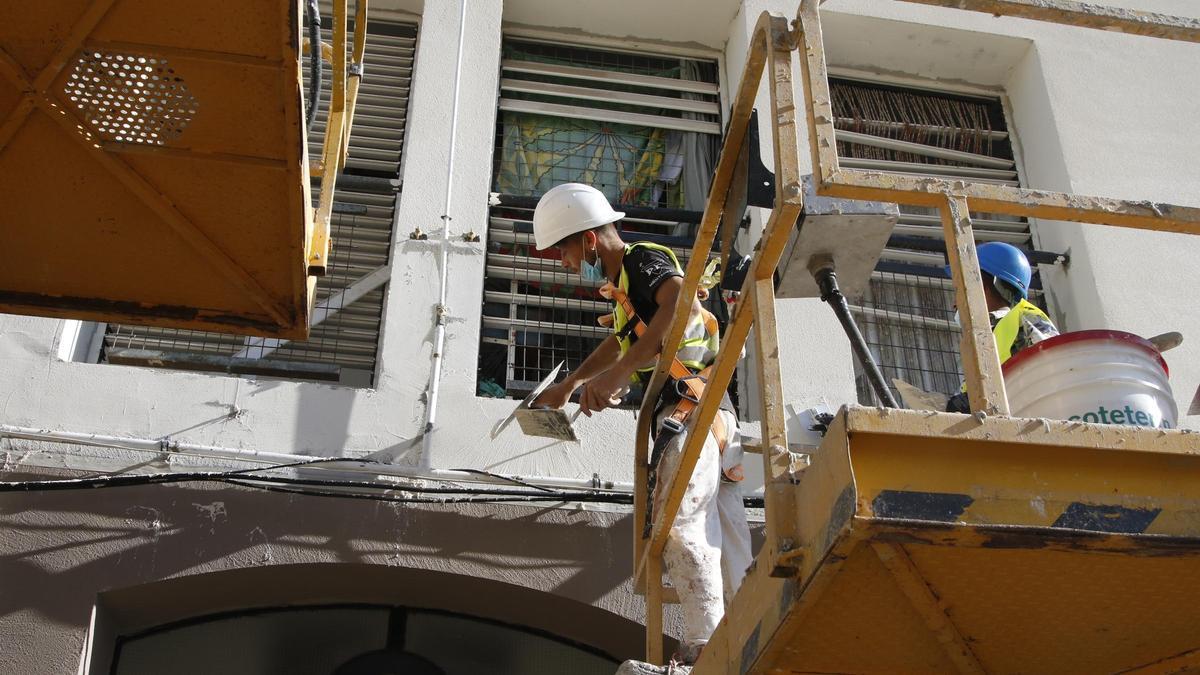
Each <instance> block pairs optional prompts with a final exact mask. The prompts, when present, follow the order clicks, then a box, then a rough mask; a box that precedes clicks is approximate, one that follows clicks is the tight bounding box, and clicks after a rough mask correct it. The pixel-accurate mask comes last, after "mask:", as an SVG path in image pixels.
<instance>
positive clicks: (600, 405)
mask: <svg viewBox="0 0 1200 675" xmlns="http://www.w3.org/2000/svg"><path fill="white" fill-rule="evenodd" d="M626 382H627V378H624V377H621V375H620V373H618V372H617V371H615V370H607V371H605V372H604V373H602V374H601V375H599V376H598V377H596V378H595V379H594V380H592V381H591V382H588V383H587V384H585V385H583V391H582V393H580V395H579V410H580V412H582V413H583V414H584V415H587V416H588V417H591V416H592V413H598V412H600V411H601V410H604V409H605V408H611V407H613V406H615V405H617V404H619V403H620V402H621V395H622V391H623V390H624V389H625V387H626Z"/></svg>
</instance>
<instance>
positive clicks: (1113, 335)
mask: <svg viewBox="0 0 1200 675" xmlns="http://www.w3.org/2000/svg"><path fill="white" fill-rule="evenodd" d="M1087 340H1104V341H1112V340H1119V341H1121V342H1127V343H1129V344H1131V345H1134V346H1136V347H1140V348H1141V349H1143V350H1145V351H1146V352H1148V353H1149V354H1151V355H1152V356H1154V358H1156V359H1158V364H1159V365H1160V366H1162V369H1163V372H1164V373H1166V375H1167V377H1170V376H1171V370H1170V369H1169V368H1167V362H1166V360H1164V359H1163V356H1162V352H1160V351H1158V349H1157V348H1156V347H1155V346H1154V343H1153V342H1150V341H1149V340H1147V339H1146V338H1143V337H1139V336H1137V335H1134V334H1133V333H1126V332H1125V331H1121V330H1077V331H1075V332H1073V333H1063V334H1062V335H1056V336H1054V337H1052V338H1050V339H1048V340H1042V341H1041V342H1039V343H1037V344H1035V345H1033V346H1031V347H1026V348H1025V349H1022V350H1021V351H1019V352H1017V353H1016V355H1014V356H1013V357H1012V358H1010V359H1009V360H1007V361H1005V362H1004V363H1003V364H1002V365H1001V366H1000V370H1001V371H1002V372H1004V373H1005V374H1007V373H1008V371H1009V370H1011V369H1012V368H1015V367H1016V364H1018V363H1021V362H1022V361H1026V360H1028V359H1029V358H1031V357H1032V356H1033V355H1034V354H1037V353H1039V352H1044V351H1046V350H1047V349H1053V348H1054V347H1057V346H1059V345H1065V344H1068V343H1071V342H1084V341H1087Z"/></svg>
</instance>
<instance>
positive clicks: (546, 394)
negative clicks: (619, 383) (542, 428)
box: [533, 335, 621, 408]
mask: <svg viewBox="0 0 1200 675" xmlns="http://www.w3.org/2000/svg"><path fill="white" fill-rule="evenodd" d="M619 358H621V345H620V343H618V342H617V338H616V336H615V335H610V336H608V337H607V338H605V339H604V341H603V342H601V343H600V345H599V346H598V347H596V349H594V350H593V351H592V353H591V354H589V355H588V357H587V358H586V359H584V360H583V363H581V364H580V365H579V368H577V369H575V370H574V371H572V372H571V373H570V374H569V375H567V377H566V378H565V379H564V380H563V381H562V382H559V383H557V384H554V385H551V386H549V387H547V388H546V391H543V392H542V393H541V395H540V396H538V397H537V399H536V400H535V401H534V402H533V405H534V406H540V407H546V408H561V407H563V406H564V405H566V404H567V401H569V400H570V399H571V394H572V393H574V392H575V390H576V389H578V388H579V386H580V385H583V384H586V383H587V382H588V381H589V380H591V379H592V378H594V377H596V376H597V375H599V374H600V373H603V372H604V371H606V370H608V369H609V368H611V367H612V366H613V364H614V363H616V362H617V359H619Z"/></svg>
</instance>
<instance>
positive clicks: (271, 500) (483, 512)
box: [0, 484, 642, 672]
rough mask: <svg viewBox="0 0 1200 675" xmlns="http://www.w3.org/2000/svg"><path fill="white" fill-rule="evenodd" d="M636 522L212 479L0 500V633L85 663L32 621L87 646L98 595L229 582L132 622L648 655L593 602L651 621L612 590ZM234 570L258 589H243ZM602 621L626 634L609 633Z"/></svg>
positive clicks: (25, 649) (62, 659) (625, 573)
mask: <svg viewBox="0 0 1200 675" xmlns="http://www.w3.org/2000/svg"><path fill="white" fill-rule="evenodd" d="M630 523H631V517H630V516H629V515H627V514H612V513H603V512H594V511H588V512H582V511H570V510H566V509H540V510H539V509H531V508H528V507H522V506H509V505H494V504H493V505H488V504H474V505H454V506H445V505H427V504H420V505H418V504H394V503H384V502H377V501H368V500H356V499H333V498H325V497H313V496H304V495H299V494H284V493H277V492H264V491H256V490H253V489H246V488H238V487H232V486H215V487H207V486H204V485H201V484H196V485H188V486H144V487H134V488H117V489H102V490H89V491H71V492H41V493H32V494H15V493H12V494H7V495H2V496H0V527H2V528H3V529H4V530H5V531H6V536H5V537H3V538H2V539H0V579H3V580H4V581H3V583H2V584H0V632H3V634H5V635H8V636H11V640H21V639H25V640H29V641H33V643H31V644H17V643H14V642H12V641H11V640H10V641H9V645H8V648H6V650H5V651H7V652H9V653H10V654H21V653H25V654H30V655H33V654H36V655H38V659H39V661H38V663H41V664H54V665H59V666H62V667H63V668H66V669H72V668H74V660H75V659H76V658H78V653H79V652H78V646H77V645H78V642H75V641H74V640H63V639H62V637H63V636H62V635H61V633H59V634H53V631H50V630H47V631H41V630H32V631H31V630H28V628H27V626H28V624H29V622H30V621H31V619H32V620H33V621H34V623H35V624H37V623H45V624H46V626H47V627H50V626H53V627H54V628H55V629H59V630H66V631H68V632H72V633H74V635H75V637H76V638H77V639H82V636H83V631H85V629H86V627H87V625H88V623H89V619H90V615H91V612H92V606H93V604H94V602H95V600H96V597H97V595H98V594H100V593H101V592H104V591H106V590H108V589H120V588H126V587H135V586H142V585H145V584H153V583H154V582H161V586H162V589H166V588H168V587H170V586H169V585H171V584H185V583H196V580H197V579H203V578H204V577H197V576H195V575H201V574H204V573H220V574H221V575H222V582H221V584H219V585H218V586H217V588H219V589H221V590H220V592H216V593H215V592H213V588H214V586H212V585H209V584H207V583H204V584H201V586H200V587H201V588H202V589H203V590H200V591H190V593H191V597H194V598H195V599H196V601H197V604H195V605H193V606H191V607H190V609H189V605H188V604H187V603H185V602H181V601H180V600H179V599H178V598H177V597H173V596H174V595H176V594H169V593H165V592H158V591H156V592H155V593H147V594H140V599H139V600H138V602H137V603H135V604H137V605H139V606H141V607H143V608H144V609H143V610H139V611H150V612H151V613H153V608H154V607H158V610H157V611H158V612H159V614H158V615H157V616H156V617H151V616H150V615H146V616H145V617H144V618H143V619H142V620H138V621H133V622H132V623H129V624H128V627H130V628H136V627H137V626H139V625H140V626H141V627H143V628H144V627H146V626H149V625H156V624H160V623H163V622H166V621H175V620H179V619H182V618H185V617H186V616H189V615H191V616H196V615H199V614H209V613H213V612H218V611H230V610H236V609H242V608H246V607H252V606H263V605H264V604H265V605H271V604H294V603H297V602H309V603H317V602H372V603H393V604H404V605H408V606H417V607H433V608H441V609H447V610H453V611H461V612H464V613H469V614H471V615H474V616H481V617H490V618H496V619H500V620H504V621H510V622H513V623H517V624H521V625H527V626H530V627H533V628H538V629H542V630H547V631H550V632H553V633H555V634H556V635H561V636H563V637H565V638H568V639H571V640H574V641H576V642H579V643H581V644H590V645H592V646H594V647H596V648H598V649H601V650H603V651H605V652H607V653H610V654H613V655H615V656H625V655H628V654H631V653H636V652H637V651H638V650H639V649H640V644H641V640H642V636H641V632H640V628H639V627H638V626H637V624H636V623H634V622H632V621H629V620H627V619H624V618H621V617H620V616H618V615H617V614H613V613H611V612H609V611H606V610H604V609H599V608H597V607H593V606H592V605H594V604H597V603H599V604H601V605H603V606H605V607H609V608H613V609H614V610H615V611H617V612H619V613H620V614H624V615H626V616H636V617H638V618H640V615H641V612H640V604H638V605H637V606H636V607H635V606H634V602H633V601H632V600H631V598H630V597H629V594H628V593H627V592H624V591H622V592H620V593H614V591H616V590H617V589H618V587H620V586H622V585H623V584H626V583H627V582H628V579H629V575H630V574H631V572H632V570H631V569H630V567H631V559H632V552H631V543H632V537H631V533H630V529H629V528H630ZM310 568H319V571H318V572H313V571H312V569H310ZM229 570H234V571H229ZM296 570H304V574H301V573H300V572H297V571H296ZM235 573H236V574H240V575H250V576H248V577H246V578H250V577H251V576H252V577H253V578H254V580H255V581H254V583H241V582H239V583H238V584H235V583H234V581H235V580H236V579H240V577H237V578H235V577H234V576H230V575H234V574H235ZM306 575H307V576H306ZM164 580H169V581H164ZM180 588H183V587H180ZM255 589H257V590H255ZM251 591H253V592H251ZM120 593H121V592H113V593H111V594H106V596H105V597H106V598H107V600H106V601H105V605H106V606H107V608H108V610H107V611H117V612H119V611H120V607H121V603H120V598H121V597H124V596H121V595H120ZM264 593H265V594H266V595H264ZM272 593H273V594H274V595H270V594H272ZM184 595H187V594H186V593H185V594H184ZM555 603H559V604H560V605H562V606H561V607H556V608H555V609H554V610H553V611H547V610H546V608H547V607H548V606H550V605H554V604H555ZM189 613H190V614H189ZM146 621H149V623H145V622H146ZM595 621H609V622H615V625H613V626H610V627H608V628H605V630H603V631H597V630H594V629H593V628H591V627H589V625H588V624H589V623H594V622H595ZM17 627H22V628H21V629H20V630H17ZM72 643H74V644H72ZM30 658H33V657H32V656H30ZM47 659H49V660H47ZM13 665H14V666H18V665H20V664H13ZM34 670H38V669H37V668H34V669H33V670H30V671H27V672H34Z"/></svg>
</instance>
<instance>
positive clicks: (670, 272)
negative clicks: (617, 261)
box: [621, 246, 683, 326]
mask: <svg viewBox="0 0 1200 675" xmlns="http://www.w3.org/2000/svg"><path fill="white" fill-rule="evenodd" d="M621 264H622V266H623V267H624V268H625V274H626V275H628V277H629V301H630V302H632V303H633V310H634V311H635V312H637V315H638V318H639V319H641V320H642V323H644V324H646V325H647V326H648V325H650V321H651V320H652V319H654V314H655V312H657V311H658V303H657V302H655V301H654V294H655V293H656V292H657V291H658V287H659V286H660V285H662V282H664V281H666V280H667V279H670V278H671V277H682V276H683V273H682V272H680V271H679V269H678V268H677V267H675V263H674V262H673V261H672V260H671V256H669V255H667V254H666V253H663V252H662V251H659V250H657V249H652V248H646V247H644V246H634V247H633V249H632V250H631V251H629V252H628V253H626V254H625V259H624V260H623V261H622V262H621Z"/></svg>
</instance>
